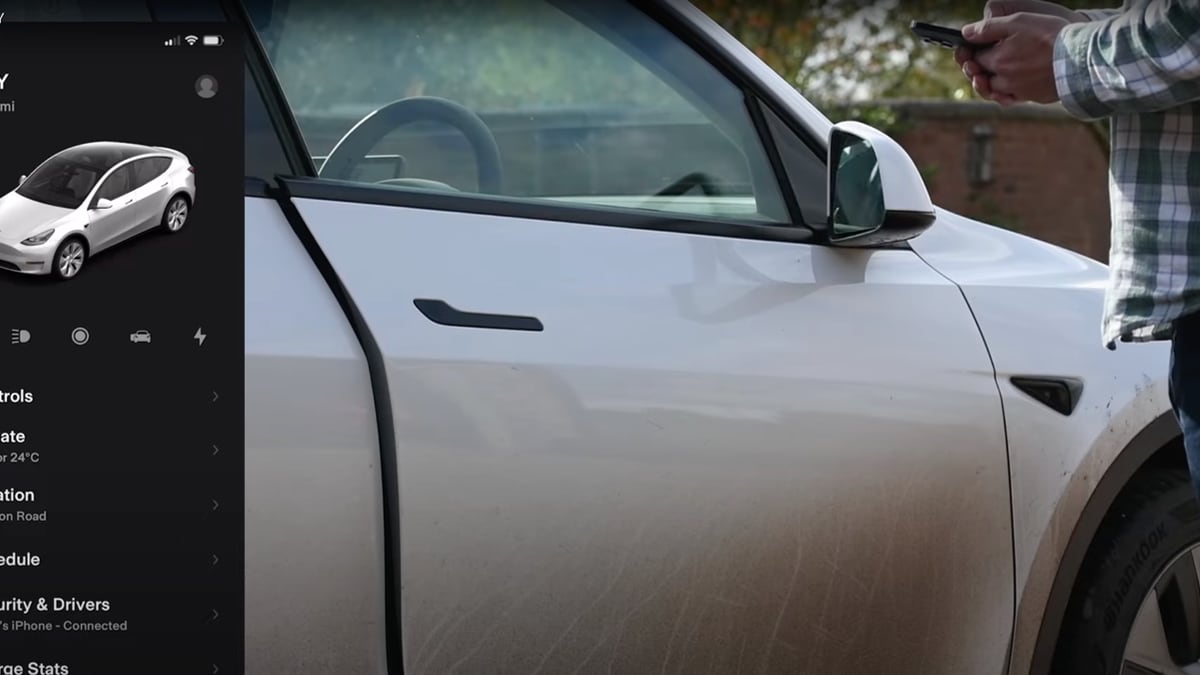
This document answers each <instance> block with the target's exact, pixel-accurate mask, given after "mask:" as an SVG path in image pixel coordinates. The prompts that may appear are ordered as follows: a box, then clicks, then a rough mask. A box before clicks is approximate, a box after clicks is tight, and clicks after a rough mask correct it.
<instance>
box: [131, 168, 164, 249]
mask: <svg viewBox="0 0 1200 675" xmlns="http://www.w3.org/2000/svg"><path fill="white" fill-rule="evenodd" d="M170 164H171V160H169V159H167V158H165V157H147V158H145V159H139V160H137V161H136V162H135V163H134V172H135V175H136V176H137V184H138V187H137V188H136V189H135V191H134V202H135V203H136V204H137V205H138V216H139V218H140V222H139V224H138V231H139V232H143V231H145V230H149V229H151V228H153V227H154V226H156V225H158V224H159V222H161V221H162V215H163V211H164V210H166V208H167V200H168V199H170V197H171V183H170V181H169V180H167V175H166V171H167V167H168V166H170Z"/></svg>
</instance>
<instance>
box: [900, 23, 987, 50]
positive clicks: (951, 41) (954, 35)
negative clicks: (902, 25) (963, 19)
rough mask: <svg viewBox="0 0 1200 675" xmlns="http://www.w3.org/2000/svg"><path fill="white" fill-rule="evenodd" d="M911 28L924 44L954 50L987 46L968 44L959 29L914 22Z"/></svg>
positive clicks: (910, 25)
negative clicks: (956, 48)
mask: <svg viewBox="0 0 1200 675" xmlns="http://www.w3.org/2000/svg"><path fill="white" fill-rule="evenodd" d="M909 28H911V29H912V32H914V33H916V34H917V37H919V38H921V41H922V42H927V43H929V44H932V45H940V46H942V47H946V48H947V49H954V48H955V47H968V48H971V49H979V48H981V47H985V46H986V45H980V44H975V43H971V42H967V40H966V38H964V37H963V35H962V31H961V30H959V29H957V28H947V27H945V26H938V25H937V24H932V23H925V22H924V21H913V22H912V23H911V24H909Z"/></svg>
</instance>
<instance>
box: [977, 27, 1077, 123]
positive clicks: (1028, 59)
mask: <svg viewBox="0 0 1200 675" xmlns="http://www.w3.org/2000/svg"><path fill="white" fill-rule="evenodd" d="M1067 23H1068V21H1067V20H1066V19H1063V18H1061V17H1057V16H1049V15H1046V14H1026V13H1023V12H1022V13H1018V14H1012V15H1009V16H1003V17H1000V18H996V19H984V20H983V21H978V22H976V23H973V24H967V25H966V26H963V29H962V31H963V37H965V38H966V39H967V40H969V41H971V42H975V43H982V44H991V43H995V45H994V46H993V47H990V48H988V49H985V50H983V51H981V52H979V54H977V55H976V56H975V61H976V63H978V65H979V66H980V67H981V68H983V70H984V72H985V73H988V74H990V76H989V78H988V83H987V87H988V90H989V93H990V94H991V95H992V100H995V101H997V102H999V103H1002V104H1008V103H1011V102H1012V101H1013V100H1021V101H1036V102H1038V103H1052V102H1054V101H1057V100H1058V87H1057V86H1055V84H1054V41H1055V39H1056V38H1057V37H1058V33H1059V31H1061V30H1062V29H1063V26H1066V25H1067ZM976 91H978V89H977V90H976Z"/></svg>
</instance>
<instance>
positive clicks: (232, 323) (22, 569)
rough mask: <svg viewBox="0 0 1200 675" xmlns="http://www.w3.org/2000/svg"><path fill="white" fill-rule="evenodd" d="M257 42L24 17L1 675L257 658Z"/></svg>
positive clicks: (4, 250) (1, 151)
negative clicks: (251, 367) (248, 416)
mask: <svg viewBox="0 0 1200 675" xmlns="http://www.w3.org/2000/svg"><path fill="white" fill-rule="evenodd" d="M237 42H238V40H237V36H236V34H235V33H234V32H233V31H231V30H229V29H228V26H227V25H224V24H198V23H188V24H169V23H148V22H147V23H120V22H108V23H87V24H82V23H81V24H72V23H64V22H54V23H50V22H47V23H39V22H36V21H29V22H21V21H15V20H12V17H8V18H2V19H0V307H2V308H3V311H2V312H0V674H5V673H22V674H25V673H56V674H57V673H63V674H65V673H71V674H86V673H160V674H161V673H172V674H185V673H205V674H209V675H211V674H213V673H236V672H241V670H242V660H243V644H242V643H243V626H242V602H243V554H242V552H243V516H244V510H243V506H242V504H243V457H242V445H243V419H242V415H243V407H242V390H243V346H242V345H243V289H242V280H243V250H242V248H243V244H242V242H243V238H242V217H243V216H242V197H241V192H242V174H243V172H242V162H243V150H242V142H243V134H242V114H243V101H242V92H243V82H242V51H241V47H240V45H239V44H237Z"/></svg>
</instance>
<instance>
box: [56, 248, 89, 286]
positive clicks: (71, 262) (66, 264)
mask: <svg viewBox="0 0 1200 675" xmlns="http://www.w3.org/2000/svg"><path fill="white" fill-rule="evenodd" d="M83 257H84V254H83V244H81V243H79V242H77V241H69V242H67V244H66V246H64V247H63V250H62V253H61V254H59V256H58V273H59V274H60V275H62V277H63V278H64V279H70V278H71V277H73V276H75V275H76V274H78V273H79V268H81V267H83Z"/></svg>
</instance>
